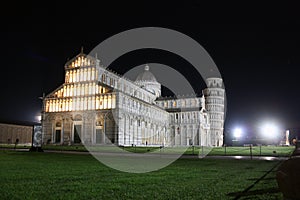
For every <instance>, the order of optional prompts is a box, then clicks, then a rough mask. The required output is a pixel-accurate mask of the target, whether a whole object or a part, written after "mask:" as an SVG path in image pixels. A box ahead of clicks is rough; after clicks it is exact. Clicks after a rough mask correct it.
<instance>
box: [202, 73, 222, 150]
mask: <svg viewBox="0 0 300 200" xmlns="http://www.w3.org/2000/svg"><path fill="white" fill-rule="evenodd" d="M206 85H207V88H206V89H204V90H203V93H204V97H205V108H206V110H207V112H208V114H209V121H210V135H211V137H210V138H211V141H210V142H211V145H212V146H222V145H223V127H224V95H225V90H224V89H223V80H222V79H221V78H208V79H206Z"/></svg>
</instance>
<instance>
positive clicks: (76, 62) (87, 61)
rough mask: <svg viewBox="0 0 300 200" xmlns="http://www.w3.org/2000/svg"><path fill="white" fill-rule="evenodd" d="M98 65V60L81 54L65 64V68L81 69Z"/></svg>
mask: <svg viewBox="0 0 300 200" xmlns="http://www.w3.org/2000/svg"><path fill="white" fill-rule="evenodd" d="M95 64H96V58H94V57H92V56H89V55H86V54H84V53H80V54H78V55H77V56H75V57H74V58H72V59H71V60H69V61H68V62H66V64H65V68H66V69H67V68H79V67H83V66H90V65H95Z"/></svg>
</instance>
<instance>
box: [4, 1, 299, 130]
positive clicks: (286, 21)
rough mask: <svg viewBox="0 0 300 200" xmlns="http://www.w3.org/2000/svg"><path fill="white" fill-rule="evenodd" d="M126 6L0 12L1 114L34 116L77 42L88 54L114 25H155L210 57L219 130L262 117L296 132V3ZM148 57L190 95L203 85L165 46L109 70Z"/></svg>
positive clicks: (20, 118)
mask: <svg viewBox="0 0 300 200" xmlns="http://www.w3.org/2000/svg"><path fill="white" fill-rule="evenodd" d="M133 4H134V3H132V5H131V4H129V3H128V4H127V3H126V4H125V3H122V4H120V7H117V6H116V5H112V4H103V6H102V7H100V8H99V12H96V13H92V12H91V11H89V9H92V7H93V5H92V4H83V5H82V6H80V12H74V13H75V14H74V13H73V12H66V11H68V10H76V8H77V5H73V4H72V5H62V4H49V5H47V6H44V5H37V4H32V5H31V4H29V5H25V7H24V10H26V12H25V11H24V10H23V9H21V8H18V9H16V10H13V6H12V5H11V6H8V9H7V10H4V12H2V13H1V16H2V18H4V17H5V19H7V20H6V21H5V22H4V24H3V26H2V28H1V32H0V34H1V44H2V48H1V55H2V61H3V62H2V69H4V72H3V73H2V79H1V86H2V87H1V89H2V94H3V95H2V98H1V107H0V119H2V120H8V121H34V120H35V116H36V115H38V114H39V112H40V110H41V100H40V99H39V97H40V96H42V94H43V93H46V94H48V93H49V92H51V91H53V90H54V89H56V88H57V87H58V86H59V85H61V84H62V83H63V81H64V64H65V63H66V62H67V60H68V59H71V58H72V57H74V56H76V55H77V54H78V53H79V52H80V48H81V46H83V47H84V52H85V53H87V54H88V53H89V52H90V51H91V50H92V49H93V48H94V47H95V46H97V45H98V44H99V43H100V42H102V41H103V40H105V39H106V38H108V37H110V36H112V35H114V34H117V33H119V32H121V31H125V30H128V29H131V28H137V27H146V26H157V27H165V28H170V29H174V30H177V31H179V32H182V33H184V34H186V35H188V36H190V37H192V38H193V39H195V40H196V41H197V42H198V43H199V44H200V45H202V46H203V47H204V48H205V49H206V51H207V52H208V53H209V54H210V56H211V57H212V59H213V60H214V62H215V63H216V65H217V67H218V68H219V70H220V72H221V75H222V78H223V80H224V84H225V89H226V94H227V102H228V104H227V115H226V122H225V130H227V131H230V130H232V129H233V128H234V127H236V126H244V127H250V128H249V129H255V128H257V127H259V126H260V124H261V123H262V122H263V121H275V122H278V124H279V125H280V127H281V128H282V130H285V129H295V132H298V131H300V124H299V121H300V112H298V108H299V107H298V102H299V100H300V93H299V92H298V90H299V89H298V74H299V73H298V72H299V70H298V68H299V66H300V55H299V52H300V51H299V50H300V49H299V48H300V37H299V35H300V34H299V33H300V31H299V19H300V14H299V13H298V12H297V10H296V7H295V6H293V5H265V7H264V5H260V6H259V7H258V6H253V8H252V7H249V8H241V9H236V10H234V9H232V8H231V9H228V10H227V9H221V8H216V7H213V8H212V9H211V10H209V9H208V10H206V9H205V8H204V7H205V6H203V5H202V4H200V3H198V2H197V1H192V2H190V3H184V2H180V3H177V2H174V3H168V2H166V3H155V2H153V3H146V2H143V3H136V4H134V5H133ZM21 7H22V6H21ZM25 8H27V9H25ZM266 8H269V9H267V10H266ZM205 10H206V11H205ZM100 11H101V12H100ZM234 11H235V12H234ZM151 62H158V63H163V64H166V65H169V66H170V67H173V68H174V69H176V70H178V71H179V72H181V73H182V74H183V75H184V76H185V77H186V78H187V79H188V80H189V81H190V82H191V83H192V85H193V86H194V89H195V91H196V92H197V93H201V90H202V89H204V87H205V84H204V81H203V80H202V78H201V76H200V75H199V74H196V73H195V71H194V70H193V68H192V66H191V65H190V64H189V63H188V62H187V61H185V60H184V59H182V58H180V57H178V56H176V55H174V54H172V53H169V52H163V51H158V50H139V51H135V52H131V53H129V54H126V55H124V56H121V57H120V58H119V59H117V60H116V61H115V62H114V63H112V65H111V66H110V68H111V69H113V70H114V71H117V72H118V73H120V74H123V73H125V72H126V71H127V70H128V69H130V68H131V67H134V66H136V65H140V64H145V63H151ZM167 94H168V93H167Z"/></svg>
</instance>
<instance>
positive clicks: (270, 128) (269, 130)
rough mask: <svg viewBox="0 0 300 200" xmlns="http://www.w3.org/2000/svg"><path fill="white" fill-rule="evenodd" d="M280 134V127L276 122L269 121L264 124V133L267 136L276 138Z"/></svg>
mask: <svg viewBox="0 0 300 200" xmlns="http://www.w3.org/2000/svg"><path fill="white" fill-rule="evenodd" d="M277 134H278V127H277V126H276V125H275V124H271V123H267V124H265V125H263V126H262V135H263V136H264V137H266V138H274V137H276V136H277Z"/></svg>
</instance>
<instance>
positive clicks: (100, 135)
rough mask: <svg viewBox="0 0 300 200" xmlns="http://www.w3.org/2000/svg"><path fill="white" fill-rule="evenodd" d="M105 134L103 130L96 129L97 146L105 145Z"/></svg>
mask: <svg viewBox="0 0 300 200" xmlns="http://www.w3.org/2000/svg"><path fill="white" fill-rule="evenodd" d="M102 138H103V132H102V129H96V144H102V143H103V139H102Z"/></svg>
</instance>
